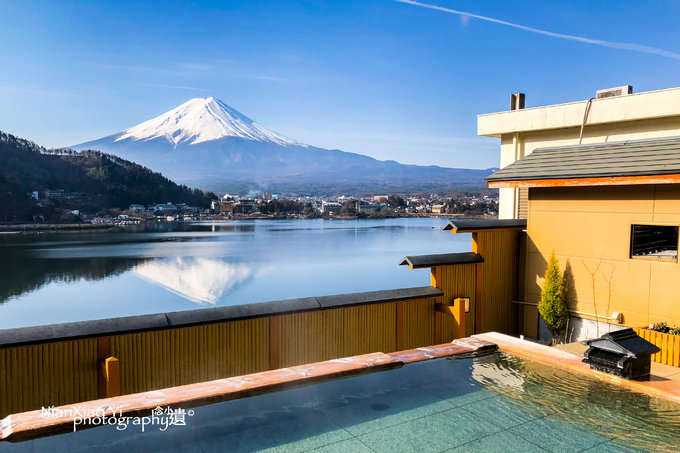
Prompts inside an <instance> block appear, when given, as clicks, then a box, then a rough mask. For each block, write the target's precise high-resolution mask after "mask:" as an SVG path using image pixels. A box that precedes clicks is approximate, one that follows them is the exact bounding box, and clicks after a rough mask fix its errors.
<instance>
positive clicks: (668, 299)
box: [525, 184, 680, 326]
mask: <svg viewBox="0 0 680 453" xmlns="http://www.w3.org/2000/svg"><path fill="white" fill-rule="evenodd" d="M632 224H664V225H680V185H678V184H669V185H638V186H608V187H607V186H600V187H554V188H531V189H530V193H529V219H528V226H527V234H528V240H527V246H526V247H527V265H526V277H525V278H526V281H525V300H526V301H527V302H534V303H537V302H538V301H539V300H540V291H541V287H542V285H543V275H544V274H545V269H546V266H547V261H548V259H549V258H550V254H551V252H554V253H555V255H556V257H557V258H558V260H559V262H560V267H561V269H562V270H563V271H565V269H566V270H567V273H568V274H569V275H570V277H569V278H568V282H569V284H568V288H567V292H568V302H569V308H570V309H571V310H576V311H580V312H585V313H592V314H598V315H604V316H611V315H612V313H613V312H620V313H622V314H623V320H622V323H623V324H624V325H628V326H643V325H648V324H650V323H651V322H657V321H666V322H669V323H670V324H673V325H680V264H678V263H676V262H668V261H660V260H651V259H639V258H637V259H631V258H630V257H629V254H630V250H629V248H630V234H631V225H632ZM583 317H586V318H587V317H588V316H583ZM525 321H526V320H525Z"/></svg>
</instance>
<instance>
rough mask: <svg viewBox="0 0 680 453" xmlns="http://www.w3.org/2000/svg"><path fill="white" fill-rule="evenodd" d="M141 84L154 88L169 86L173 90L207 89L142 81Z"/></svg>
mask: <svg viewBox="0 0 680 453" xmlns="http://www.w3.org/2000/svg"><path fill="white" fill-rule="evenodd" d="M143 85H144V86H148V87H156V88H169V89H173V90H191V91H208V90H206V89H204V88H196V87H188V86H183V85H164V84H162V83H144V84H143Z"/></svg>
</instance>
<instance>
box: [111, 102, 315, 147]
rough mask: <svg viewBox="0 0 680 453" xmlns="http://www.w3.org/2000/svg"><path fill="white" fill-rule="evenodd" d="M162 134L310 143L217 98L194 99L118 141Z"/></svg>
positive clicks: (181, 139) (186, 139)
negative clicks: (292, 137)
mask: <svg viewBox="0 0 680 453" xmlns="http://www.w3.org/2000/svg"><path fill="white" fill-rule="evenodd" d="M161 137H163V138H165V139H167V140H168V141H169V142H171V143H173V144H174V145H177V144H179V143H187V144H189V145H195V144H197V143H202V142H209V141H212V140H218V139H221V138H224V137H238V138H242V139H245V140H255V141H259V142H274V143H277V144H279V145H284V146H285V145H298V146H306V145H304V144H302V143H299V142H296V141H295V140H291V139H289V138H287V137H284V136H283V135H279V134H277V133H276V132H273V131H270V130H269V129H267V128H265V127H263V126H261V125H259V124H257V123H256V122H255V121H253V120H251V119H250V118H248V117H247V116H245V115H244V114H242V113H241V112H239V111H237V110H235V109H233V108H231V107H229V106H228V105H227V104H225V103H224V102H222V101H220V100H219V99H215V98H214V97H208V98H194V99H191V100H189V101H187V102H185V103H184V104H182V105H180V106H179V107H177V108H174V109H172V110H170V111H169V112H166V113H164V114H162V115H160V116H158V117H156V118H153V119H150V120H149V121H145V122H143V123H141V124H138V125H137V126H134V127H131V128H129V129H126V130H124V131H123V132H122V133H121V134H120V135H119V136H118V137H117V138H116V140H115V141H116V142H118V141H121V140H125V139H132V140H144V141H147V140H153V139H155V138H161Z"/></svg>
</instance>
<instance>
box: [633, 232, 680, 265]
mask: <svg viewBox="0 0 680 453" xmlns="http://www.w3.org/2000/svg"><path fill="white" fill-rule="evenodd" d="M630 256H631V258H632V257H635V256H642V257H647V258H660V259H667V260H676V261H677V259H678V227H677V226H666V225H633V228H632V231H631V237H630Z"/></svg>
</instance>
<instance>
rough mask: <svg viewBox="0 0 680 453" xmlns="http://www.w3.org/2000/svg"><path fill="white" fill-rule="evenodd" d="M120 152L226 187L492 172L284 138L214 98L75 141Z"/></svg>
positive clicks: (442, 182) (465, 181)
mask: <svg viewBox="0 0 680 453" xmlns="http://www.w3.org/2000/svg"><path fill="white" fill-rule="evenodd" d="M72 148H73V149H76V150H86V149H96V150H100V151H104V152H107V153H110V154H113V155H117V156H120V157H122V158H124V159H128V160H131V161H134V162H137V163H139V164H142V165H144V166H147V167H149V168H153V169H154V170H156V171H160V172H162V173H163V174H164V175H166V176H168V177H170V178H171V179H173V180H176V181H179V182H182V183H185V184H190V185H198V186H200V187H203V188H207V189H211V190H215V191H222V192H243V191H248V190H258V189H259V190H262V189H266V190H270V191H281V192H285V191H297V192H300V193H307V194H311V193H314V192H316V193H319V192H336V193H337V192H361V191H368V192H371V191H379V192H398V191H425V190H427V191H430V190H451V189H461V188H479V189H481V188H484V187H485V184H484V181H483V179H484V177H486V176H488V175H489V174H491V173H492V170H491V169H488V170H471V169H460V168H458V169H456V168H445V167H438V166H418V165H404V164H400V163H398V162H395V161H380V160H377V159H373V158H372V157H368V156H364V155H361V154H356V153H349V152H345V151H340V150H337V149H335V150H328V149H324V148H318V147H314V146H310V145H307V144H304V143H300V142H298V141H296V140H293V139H290V138H288V137H284V136H283V135H281V134H278V133H276V132H273V131H271V130H269V129H267V128H265V127H264V126H262V125H260V124H258V123H256V122H255V121H253V120H252V119H250V118H249V117H247V116H246V115H244V114H242V113H240V112H239V111H237V110H236V109H234V108H232V107H230V106H228V105H226V104H225V103H223V102H221V101H219V100H217V99H215V98H213V97H208V98H196V99H191V100H190V101H188V102H186V103H184V104H182V105H180V106H179V107H177V108H175V109H172V110H170V111H169V112H166V113H164V114H162V115H160V116H158V117H156V118H153V119H151V120H148V121H145V122H143V123H141V124H139V125H137V126H133V127H130V128H128V129H126V130H124V131H122V132H119V133H116V134H112V135H109V136H107V137H103V138H101V139H98V140H93V141H90V142H85V143H81V144H79V145H75V146H73V147H72Z"/></svg>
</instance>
